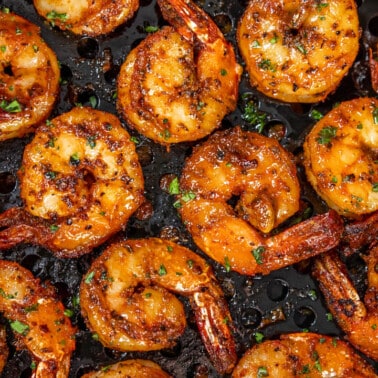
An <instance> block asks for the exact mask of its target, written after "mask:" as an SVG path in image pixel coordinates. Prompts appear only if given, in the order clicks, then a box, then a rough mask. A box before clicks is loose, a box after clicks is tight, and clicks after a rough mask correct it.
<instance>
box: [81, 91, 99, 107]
mask: <svg viewBox="0 0 378 378" xmlns="http://www.w3.org/2000/svg"><path fill="white" fill-rule="evenodd" d="M99 101H100V100H99V98H98V96H97V95H96V93H95V92H94V91H93V90H91V89H85V90H83V91H82V92H81V93H79V94H78V96H77V102H78V103H79V104H82V105H90V106H91V107H92V108H97V107H98V105H99Z"/></svg>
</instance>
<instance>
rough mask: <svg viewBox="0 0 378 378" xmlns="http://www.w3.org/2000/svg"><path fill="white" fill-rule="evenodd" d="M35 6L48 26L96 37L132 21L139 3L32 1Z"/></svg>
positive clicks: (119, 0)
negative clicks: (48, 23) (49, 24)
mask: <svg viewBox="0 0 378 378" xmlns="http://www.w3.org/2000/svg"><path fill="white" fill-rule="evenodd" d="M34 6H35V8H36V10H37V12H38V13H39V14H40V16H42V17H43V18H45V19H46V20H47V21H48V22H50V23H51V25H53V26H57V27H59V28H60V29H62V30H69V31H71V32H73V33H75V34H79V35H88V36H92V37H95V36H99V35H102V34H108V33H110V32H112V31H113V30H115V29H116V28H117V27H118V26H120V25H122V24H124V23H125V22H126V21H127V20H129V19H130V18H132V16H133V15H134V13H135V12H136V11H137V10H138V8H139V0H91V1H90V0H64V1H62V0H34Z"/></svg>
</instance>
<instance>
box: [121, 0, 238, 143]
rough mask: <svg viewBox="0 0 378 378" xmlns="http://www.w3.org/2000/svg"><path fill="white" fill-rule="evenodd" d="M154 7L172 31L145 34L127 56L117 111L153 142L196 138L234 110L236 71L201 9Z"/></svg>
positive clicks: (171, 4)
mask: <svg viewBox="0 0 378 378" xmlns="http://www.w3.org/2000/svg"><path fill="white" fill-rule="evenodd" d="M158 3H159V5H160V7H161V9H162V12H163V15H164V17H165V18H166V19H167V20H168V21H169V22H170V23H171V25H172V26H173V27H172V26H165V27H163V28H162V29H161V30H159V31H158V32H156V33H154V34H151V35H149V36H148V37H147V38H146V39H145V40H144V41H143V42H142V43H141V44H140V45H139V46H137V47H136V48H135V49H133V50H132V51H131V52H130V54H129V55H128V56H127V58H126V60H125V62H124V63H123V64H122V66H121V69H120V73H119V77H118V82H117V93H118V102H117V107H118V109H119V112H120V113H121V114H122V115H123V117H124V118H125V119H126V121H127V122H128V124H129V125H130V126H132V127H133V128H135V129H136V130H137V131H138V132H139V133H141V134H143V135H145V136H147V137H148V138H150V139H152V140H154V141H155V142H158V143H161V144H163V145H169V144H171V143H178V142H184V141H193V140H197V139H200V138H202V137H204V136H206V135H208V134H210V133H211V132H212V131H213V130H215V129H216V128H218V127H219V126H220V124H221V121H222V119H223V118H224V116H225V115H226V114H228V113H229V112H231V111H233V110H234V109H235V108H236V103H237V98H238V86H239V81H240V76H241V71H242V70H241V67H240V65H239V64H238V63H237V62H236V58H235V53H234V50H233V47H232V45H231V44H230V43H229V42H227V41H226V40H225V37H224V36H223V34H222V33H221V31H220V30H219V29H218V27H217V26H216V25H215V23H214V22H213V21H212V20H211V19H210V17H209V16H208V15H207V14H206V13H205V12H204V11H203V10H202V9H200V8H199V7H198V6H196V5H195V4H194V3H193V2H191V1H189V0H168V1H160V0H159V1H158ZM188 28H189V29H190V30H189V29H188ZM193 40H195V43H197V42H198V43H199V49H198V54H195V53H194V51H193V44H194V42H193Z"/></svg>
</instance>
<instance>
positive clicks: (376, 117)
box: [373, 108, 378, 124]
mask: <svg viewBox="0 0 378 378" xmlns="http://www.w3.org/2000/svg"><path fill="white" fill-rule="evenodd" d="M373 121H374V123H375V124H378V108H374V110H373Z"/></svg>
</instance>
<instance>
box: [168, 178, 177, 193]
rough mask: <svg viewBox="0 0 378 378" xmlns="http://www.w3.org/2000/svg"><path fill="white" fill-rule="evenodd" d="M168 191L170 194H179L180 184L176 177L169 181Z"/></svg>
mask: <svg viewBox="0 0 378 378" xmlns="http://www.w3.org/2000/svg"><path fill="white" fill-rule="evenodd" d="M168 191H169V194H171V195H175V194H180V184H179V179H178V178H177V177H175V178H174V179H173V180H172V181H171V182H170V183H169V187H168Z"/></svg>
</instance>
